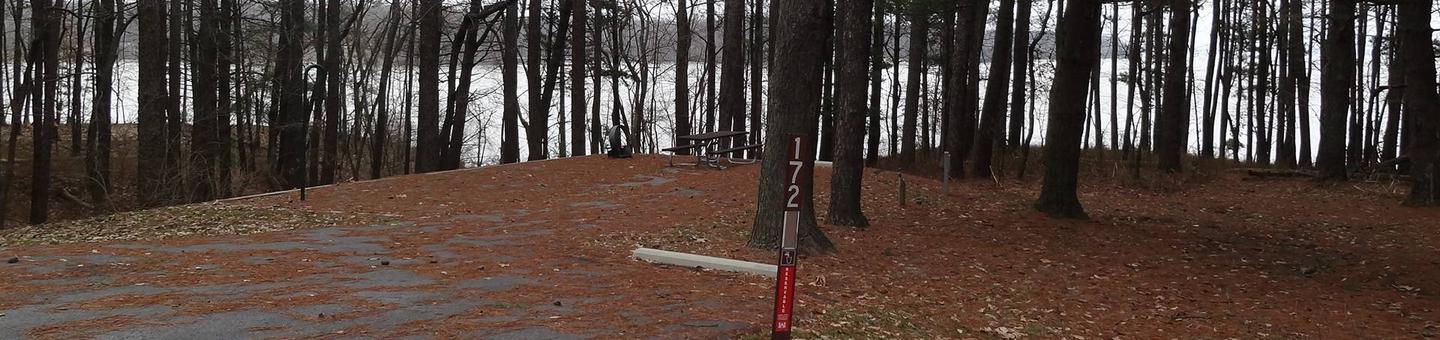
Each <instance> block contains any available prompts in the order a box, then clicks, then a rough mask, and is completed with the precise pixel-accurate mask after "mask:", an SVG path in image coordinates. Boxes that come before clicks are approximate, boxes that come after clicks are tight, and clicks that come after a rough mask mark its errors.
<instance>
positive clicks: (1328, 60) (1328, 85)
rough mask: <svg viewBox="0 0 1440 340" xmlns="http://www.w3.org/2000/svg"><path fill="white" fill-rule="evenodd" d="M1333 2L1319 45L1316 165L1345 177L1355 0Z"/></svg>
mask: <svg viewBox="0 0 1440 340" xmlns="http://www.w3.org/2000/svg"><path fill="white" fill-rule="evenodd" d="M1330 5H1331V6H1330V15H1329V16H1328V17H1327V19H1328V22H1329V25H1328V27H1327V28H1326V30H1327V32H1326V37H1325V44H1324V45H1321V48H1320V65H1321V73H1320V92H1321V96H1320V150H1319V154H1318V155H1317V159H1316V162H1315V166H1316V167H1317V168H1318V169H1319V170H1320V175H1319V178H1320V179H1323V180H1345V179H1346V177H1347V174H1346V171H1345V118H1346V117H1345V115H1346V114H1347V111H1348V105H1349V104H1350V99H1349V97H1350V86H1352V85H1354V84H1355V81H1354V77H1355V72H1354V70H1355V25H1353V24H1352V23H1353V22H1354V21H1355V1H1354V0H1336V1H1333V3H1332V4H1330ZM1427 13H1428V12H1427ZM1427 45H1428V44H1427ZM1401 46H1402V48H1403V47H1404V44H1401ZM1407 67H1413V66H1409V65H1407ZM1432 69H1433V67H1432ZM1406 78H1407V79H1408V78H1409V77H1406ZM1431 78H1432V79H1433V78H1434V77H1431ZM1406 106H1407V107H1408V106H1410V105H1406Z"/></svg>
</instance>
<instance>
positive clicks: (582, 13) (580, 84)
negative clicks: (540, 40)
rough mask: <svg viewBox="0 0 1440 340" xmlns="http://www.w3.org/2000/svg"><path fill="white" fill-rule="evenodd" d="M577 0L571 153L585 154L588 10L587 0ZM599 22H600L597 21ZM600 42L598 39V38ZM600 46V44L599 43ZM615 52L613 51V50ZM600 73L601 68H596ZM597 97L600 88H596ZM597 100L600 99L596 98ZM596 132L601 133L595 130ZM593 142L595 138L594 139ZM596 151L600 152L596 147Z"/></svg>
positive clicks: (572, 60) (572, 36) (572, 54)
mask: <svg viewBox="0 0 1440 340" xmlns="http://www.w3.org/2000/svg"><path fill="white" fill-rule="evenodd" d="M567 1H575V2H576V3H575V5H573V6H575V9H574V12H571V20H573V21H572V22H571V23H570V29H572V30H575V31H574V32H572V33H571V34H570V142H571V143H570V155H571V156H576V157H579V156H584V155H585V154H586V150H585V143H586V140H585V65H586V64H585V63H586V61H585V57H586V55H585V28H587V27H589V26H587V25H586V24H585V21H586V20H587V18H586V16H587V12H589V11H587V10H586V9H585V7H586V6H585V3H586V1H585V0H567ZM597 24H598V23H597ZM597 43H598V40H597ZM597 48H598V45H597ZM612 52H613V51H612ZM595 72H596V73H599V69H596V71H595ZM595 91H596V92H595V93H596V94H597V96H596V97H597V98H598V97H599V96H598V95H599V93H600V92H599V91H600V90H599V89H598V88H597V89H596V90H595ZM596 100H597V101H598V100H599V99H596ZM595 133H600V132H599V131H595ZM592 142H593V140H592ZM595 152H597V153H598V152H600V150H599V149H598V148H596V150H595Z"/></svg>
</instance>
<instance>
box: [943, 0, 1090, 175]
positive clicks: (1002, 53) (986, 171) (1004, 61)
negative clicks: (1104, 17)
mask: <svg viewBox="0 0 1440 340" xmlns="http://www.w3.org/2000/svg"><path fill="white" fill-rule="evenodd" d="M1096 23H1097V24H1098V21H1097V22H1096ZM1014 28H1015V0H1000V12H998V13H996V19H995V47H994V48H993V49H992V50H991V51H992V54H991V56H990V65H991V66H990V78H989V80H987V81H986V82H985V106H984V107H983V108H982V109H981V114H980V128H979V129H977V130H976V133H975V143H974V144H973V149H972V150H971V151H970V157H971V160H970V165H971V170H970V173H972V174H974V176H975V177H980V178H987V177H991V176H993V174H992V173H991V161H992V160H993V157H994V148H995V146H996V145H998V144H1000V142H1001V141H1002V140H1003V139H1004V135H1002V134H1000V132H1001V131H1002V130H1000V129H1001V128H1002V127H1003V126H1004V121H1005V85H1006V84H1007V83H1008V82H1009V81H1010V68H1009V67H1006V66H1007V65H1010V54H1011V48H1013V46H1012V45H1011V41H1010V39H1012V38H1013V36H1014ZM1095 53H1099V49H1098V48H1097V49H1096V50H1095ZM1096 70H1098V68H1097V69H1096ZM1097 132H1098V131H1097ZM1097 135H1098V134H1097ZM1097 138H1098V137H1097Z"/></svg>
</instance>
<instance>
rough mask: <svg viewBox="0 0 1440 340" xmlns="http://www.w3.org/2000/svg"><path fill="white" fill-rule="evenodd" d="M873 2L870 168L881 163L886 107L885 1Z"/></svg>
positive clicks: (867, 161) (867, 157)
mask: <svg viewBox="0 0 1440 340" xmlns="http://www.w3.org/2000/svg"><path fill="white" fill-rule="evenodd" d="M871 2H873V3H874V5H875V6H874V8H872V9H871V12H872V13H871V14H872V15H874V18H873V20H871V21H872V23H873V25H871V26H872V27H871V32H870V43H871V48H870V61H869V65H870V121H869V123H868V124H869V125H868V129H867V133H866V135H865V139H866V140H865V150H866V152H865V165H868V166H874V165H875V164H877V163H878V162H879V161H880V126H881V125H883V124H884V121H883V119H882V118H881V117H880V110H881V109H880V108H882V107H884V106H885V102H884V99H883V97H881V95H880V86H881V84H882V83H883V82H884V78H885V77H884V71H885V11H884V8H885V0H871ZM841 20H845V19H841ZM756 97H759V95H756ZM757 130H758V126H757Z"/></svg>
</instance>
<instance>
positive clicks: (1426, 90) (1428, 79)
mask: <svg viewBox="0 0 1440 340" xmlns="http://www.w3.org/2000/svg"><path fill="white" fill-rule="evenodd" d="M1431 4H1432V1H1430V0H1412V1H1405V2H1401V3H1400V5H1399V6H1400V7H1399V18H1398V19H1399V23H1398V28H1399V30H1398V33H1399V34H1398V35H1399V38H1400V40H1401V42H1400V58H1402V59H1404V60H1405V61H1404V64H1405V71H1406V72H1405V85H1406V86H1405V115H1406V116H1410V117H1412V119H1413V122H1414V126H1413V128H1414V130H1413V131H1414V132H1415V133H1414V134H1407V136H1408V138H1410V159H1411V164H1410V176H1411V178H1412V179H1413V181H1412V182H1411V186H1410V194H1409V195H1408V196H1406V197H1405V204H1406V205H1410V206H1433V205H1435V204H1436V201H1437V199H1440V197H1437V196H1440V190H1436V189H1435V183H1436V181H1435V178H1436V175H1437V173H1440V170H1437V168H1436V166H1435V160H1436V156H1437V155H1436V152H1437V150H1440V146H1437V144H1440V136H1437V131H1440V127H1437V126H1440V117H1437V111H1436V110H1437V108H1436V107H1437V106H1440V95H1437V94H1436V92H1435V85H1434V84H1435V58H1434V54H1435V49H1434V48H1433V47H1432V46H1431V44H1430V40H1431V39H1430V34H1431V26H1430V10H1431V7H1432V5H1431ZM1340 7H1341V6H1335V8H1336V9H1337V10H1338V9H1339V8H1340ZM1337 22H1345V21H1337ZM1322 138H1324V137H1323V136H1322Z"/></svg>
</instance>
